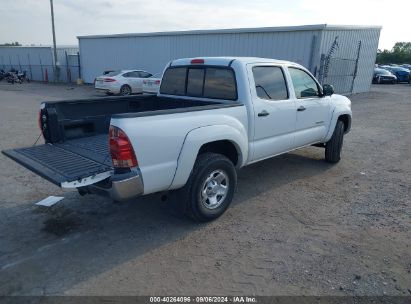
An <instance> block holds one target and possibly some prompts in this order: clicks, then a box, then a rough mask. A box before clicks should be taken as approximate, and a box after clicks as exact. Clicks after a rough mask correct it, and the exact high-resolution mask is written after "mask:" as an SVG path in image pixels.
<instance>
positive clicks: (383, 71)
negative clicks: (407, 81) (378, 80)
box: [375, 69, 391, 75]
mask: <svg viewBox="0 0 411 304" xmlns="http://www.w3.org/2000/svg"><path fill="white" fill-rule="evenodd" d="M375 74H377V75H391V73H390V72H389V71H387V70H384V69H377V70H375Z"/></svg>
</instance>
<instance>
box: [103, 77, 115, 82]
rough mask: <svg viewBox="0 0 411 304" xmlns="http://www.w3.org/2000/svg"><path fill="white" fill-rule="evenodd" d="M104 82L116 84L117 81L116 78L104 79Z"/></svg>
mask: <svg viewBox="0 0 411 304" xmlns="http://www.w3.org/2000/svg"><path fill="white" fill-rule="evenodd" d="M103 81H104V82H115V81H116V80H115V79H114V78H104V79H103Z"/></svg>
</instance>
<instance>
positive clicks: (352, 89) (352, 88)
mask: <svg viewBox="0 0 411 304" xmlns="http://www.w3.org/2000/svg"><path fill="white" fill-rule="evenodd" d="M361 44H362V42H361V40H360V41H358V48H357V58H356V59H355V68H354V75H353V78H352V83H351V92H350V93H351V94H352V92H353V91H354V83H355V78H356V77H357V73H358V61H359V60H360V52H361Z"/></svg>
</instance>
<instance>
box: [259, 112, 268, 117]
mask: <svg viewBox="0 0 411 304" xmlns="http://www.w3.org/2000/svg"><path fill="white" fill-rule="evenodd" d="M268 115H270V113H268V112H267V111H266V110H263V111H262V112H260V113H258V117H263V116H268Z"/></svg>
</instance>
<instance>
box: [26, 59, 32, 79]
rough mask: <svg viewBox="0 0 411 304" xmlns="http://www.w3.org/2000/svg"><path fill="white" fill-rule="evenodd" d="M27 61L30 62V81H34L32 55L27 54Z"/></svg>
mask: <svg viewBox="0 0 411 304" xmlns="http://www.w3.org/2000/svg"><path fill="white" fill-rule="evenodd" d="M27 60H28V62H29V70H30V80H33V71H32V70H31V62H30V54H29V53H27Z"/></svg>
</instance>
